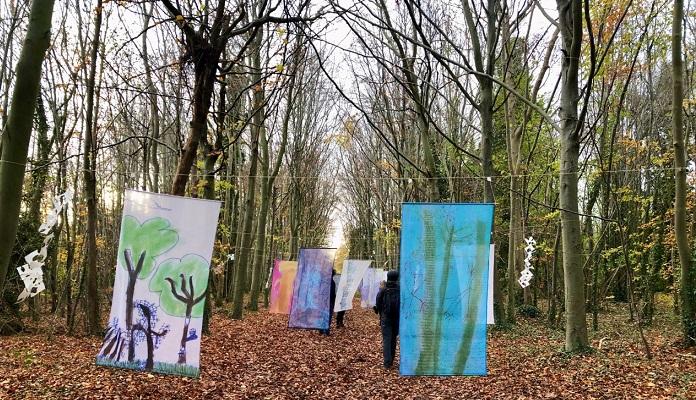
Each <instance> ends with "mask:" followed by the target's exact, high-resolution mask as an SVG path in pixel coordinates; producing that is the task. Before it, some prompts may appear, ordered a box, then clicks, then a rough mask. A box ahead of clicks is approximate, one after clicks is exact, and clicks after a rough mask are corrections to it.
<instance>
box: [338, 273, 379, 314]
mask: <svg viewBox="0 0 696 400" xmlns="http://www.w3.org/2000/svg"><path fill="white" fill-rule="evenodd" d="M371 263H372V261H370V260H345V261H344V262H343V270H342V272H341V280H340V281H339V282H338V285H337V286H336V304H335V305H334V311H336V312H338V311H344V310H350V309H352V308H353V297H354V296H355V292H356V291H357V290H358V285H359V284H360V280H361V279H362V278H363V276H365V272H366V271H367V269H368V268H369V267H370V264H371ZM375 296H376V295H375Z"/></svg>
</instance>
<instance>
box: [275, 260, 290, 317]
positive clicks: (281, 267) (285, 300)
mask: <svg viewBox="0 0 696 400" xmlns="http://www.w3.org/2000/svg"><path fill="white" fill-rule="evenodd" d="M274 264H275V265H274V266H273V284H272V285H271V306H270V307H269V309H268V311H269V312H271V313H274V314H290V304H291V302H292V287H293V284H294V283H295V274H297V261H282V260H275V263H274Z"/></svg>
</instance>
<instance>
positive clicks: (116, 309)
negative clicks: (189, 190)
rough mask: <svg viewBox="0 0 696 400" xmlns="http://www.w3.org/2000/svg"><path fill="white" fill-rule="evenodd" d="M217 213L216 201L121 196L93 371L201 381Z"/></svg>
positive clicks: (130, 192)
mask: <svg viewBox="0 0 696 400" xmlns="http://www.w3.org/2000/svg"><path fill="white" fill-rule="evenodd" d="M219 211H220V203H219V202H217V201H208V200H199V199H192V198H185V197H178V196H170V195H163V194H155V193H147V192H138V191H133V190H127V191H126V193H125V200H124V205H123V219H122V221H121V236H120V239H119V246H118V257H117V265H116V277H115V281H114V292H113V293H114V294H113V298H112V302H111V314H110V316H109V324H108V327H107V332H106V337H105V338H104V342H103V344H102V347H101V349H100V351H99V354H98V355H97V364H98V365H103V366H111V367H121V368H131V369H137V370H145V371H154V372H160V373H166V374H175V375H186V376H193V377H197V376H198V375H199V360H200V346H201V341H200V337H201V326H202V322H203V309H204V303H205V294H206V290H207V288H208V273H209V271H210V258H211V255H212V252H213V243H214V240H215V230H216V228H217V220H218V214H219Z"/></svg>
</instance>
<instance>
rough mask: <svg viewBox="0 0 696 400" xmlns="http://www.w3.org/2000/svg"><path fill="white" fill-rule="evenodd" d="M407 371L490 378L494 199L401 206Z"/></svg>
mask: <svg viewBox="0 0 696 400" xmlns="http://www.w3.org/2000/svg"><path fill="white" fill-rule="evenodd" d="M401 221H402V230H401V253H400V254H401V274H400V281H401V282H400V283H401V314H400V327H399V328H400V332H399V333H400V336H401V347H400V349H401V359H400V365H399V369H400V372H401V374H402V375H486V317H487V297H488V293H487V292H488V266H489V263H488V258H489V254H490V232H491V224H492V222H493V205H492V204H426V203H423V204H418V203H404V204H403V205H402V208H401Z"/></svg>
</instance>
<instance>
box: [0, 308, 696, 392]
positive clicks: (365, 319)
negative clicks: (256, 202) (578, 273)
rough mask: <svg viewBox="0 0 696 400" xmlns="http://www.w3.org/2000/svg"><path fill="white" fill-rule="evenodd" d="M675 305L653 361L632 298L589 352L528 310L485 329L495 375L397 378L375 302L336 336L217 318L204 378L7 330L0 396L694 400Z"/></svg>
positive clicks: (662, 317)
mask: <svg viewBox="0 0 696 400" xmlns="http://www.w3.org/2000/svg"><path fill="white" fill-rule="evenodd" d="M676 321H677V320H676V318H675V317H674V316H673V315H672V313H671V312H669V311H664V312H661V313H660V314H659V315H658V316H657V317H656V319H655V321H654V324H653V326H652V327H648V328H646V337H647V339H648V341H649V343H650V346H651V350H652V353H653V359H652V360H647V359H646V357H645V354H644V351H643V347H642V345H641V342H640V339H639V336H638V334H637V331H636V328H635V325H633V324H630V323H628V322H627V314H626V308H625V307H623V306H617V305H611V306H610V307H609V308H608V310H606V311H605V312H603V313H602V314H600V330H599V331H598V332H591V333H590V336H591V343H592V346H593V348H594V351H592V352H589V353H586V354H581V355H575V356H569V355H567V354H566V353H564V352H562V351H561V349H562V346H563V337H564V336H563V331H562V330H559V329H551V328H548V327H547V326H546V325H545V324H544V322H543V320H536V319H521V320H520V321H518V324H517V325H516V326H515V327H513V328H511V329H506V330H493V331H491V332H489V341H488V376H486V377H447V378H444V377H443V378H437V377H415V378H414V377H400V376H399V374H398V370H397V369H391V370H384V369H383V368H382V366H381V365H382V359H381V336H380V333H379V326H378V322H377V318H376V316H375V315H374V314H373V313H372V311H371V310H362V309H355V310H352V311H349V312H348V313H347V314H346V328H343V329H332V332H331V336H329V337H324V336H320V335H319V334H318V333H317V332H316V331H309V330H290V329H288V328H287V327H286V326H287V317H286V316H284V315H273V314H268V313H267V312H265V311H260V312H258V313H249V314H248V315H247V316H246V318H245V319H244V320H243V321H234V320H229V319H227V318H224V317H222V316H219V314H218V316H215V317H214V318H213V320H212V324H211V330H212V334H211V335H210V336H204V337H203V342H202V356H201V366H202V367H201V376H200V378H199V379H191V378H182V377H174V376H164V375H154V374H148V373H141V372H134V371H129V370H119V369H110V368H105V367H98V366H96V365H95V363H94V361H95V355H96V354H97V351H98V350H99V347H100V344H101V338H95V337H73V336H67V335H63V334H56V335H53V336H51V337H49V336H48V335H47V334H46V333H42V334H21V335H16V336H9V337H0V398H2V399H4V398H9V399H44V398H46V399H57V398H69V399H87V398H99V399H101V398H114V399H115V398H120V399H140V398H143V399H161V400H165V399H203V398H205V399H218V398H219V399H226V398H230V399H238V398H277V399H294V398H310V399H329V398H337V399H338V398H340V399H354V398H360V399H367V398H396V399H400V398H422V399H460V398H474V399H480V398H495V399H502V398H510V399H529V398H534V399H537V398H542V399H554V398H562V399H590V398H627V399H640V398H643V399H645V398H650V399H653V398H655V399H657V398H669V399H674V398H676V399H679V398H683V399H688V398H692V399H696V351H694V350H684V349H682V348H679V347H678V346H677V345H676V344H675V343H676V338H677V337H678V325H677V322H676Z"/></svg>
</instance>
